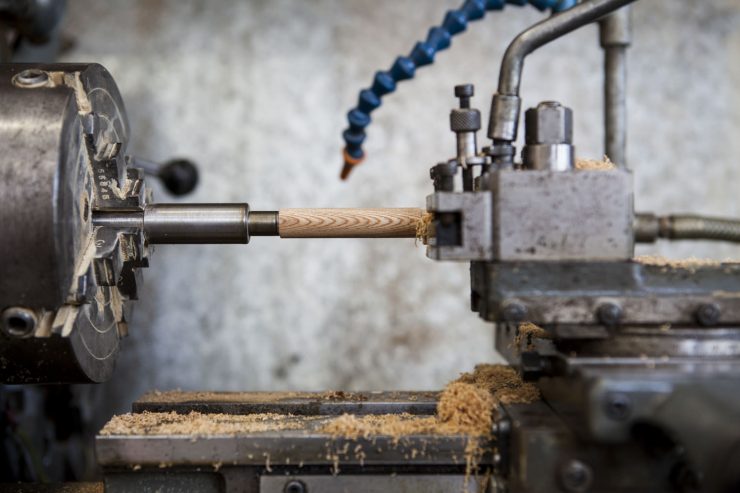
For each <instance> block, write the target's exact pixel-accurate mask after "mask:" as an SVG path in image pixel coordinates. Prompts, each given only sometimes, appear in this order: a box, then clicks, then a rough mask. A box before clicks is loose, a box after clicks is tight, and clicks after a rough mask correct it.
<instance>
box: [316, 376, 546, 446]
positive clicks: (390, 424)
mask: <svg viewBox="0 0 740 493" xmlns="http://www.w3.org/2000/svg"><path fill="white" fill-rule="evenodd" d="M539 397H540V395H539V391H538V390H537V387H536V386H535V385H534V384H531V383H524V382H522V379H521V377H520V376H519V374H518V373H517V372H516V370H514V369H513V368H512V367H510V366H508V365H489V364H483V365H477V366H476V367H475V369H474V371H473V372H472V373H463V374H462V375H460V377H459V378H458V379H457V380H454V381H452V382H450V383H449V384H447V386H446V387H445V389H444V391H443V392H442V393H441V395H440V397H439V402H438V403H437V414H436V415H435V416H413V415H410V414H379V415H372V416H355V415H352V414H344V415H342V416H340V417H338V418H336V419H334V420H332V421H331V422H329V423H327V424H326V425H324V426H323V427H322V428H321V431H322V432H323V433H328V434H330V435H332V436H335V437H345V438H358V437H364V438H367V437H370V436H377V435H385V436H390V437H393V438H399V437H402V436H407V435H417V434H437V435H479V436H487V435H489V434H490V429H491V423H492V415H493V411H494V408H495V406H496V404H498V403H499V402H501V403H503V404H516V403H529V402H534V401H536V400H538V399H539Z"/></svg>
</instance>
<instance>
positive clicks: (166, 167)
mask: <svg viewBox="0 0 740 493" xmlns="http://www.w3.org/2000/svg"><path fill="white" fill-rule="evenodd" d="M157 176H158V177H159V179H160V180H162V183H163V184H164V186H165V187H166V188H167V190H169V192H170V193H171V194H172V195H187V194H189V193H190V192H192V191H193V190H194V189H195V187H196V186H197V185H198V168H196V167H195V164H193V162H192V161H188V160H187V159H172V160H170V161H167V162H166V163H164V164H163V165H162V166H161V167H160V168H159V171H158V172H157Z"/></svg>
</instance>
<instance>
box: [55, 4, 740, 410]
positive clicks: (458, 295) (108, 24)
mask: <svg viewBox="0 0 740 493" xmlns="http://www.w3.org/2000/svg"><path fill="white" fill-rule="evenodd" d="M458 3H460V2H459V1H458V0H455V1H451V0H428V1H425V2H418V1H411V0H405V1H397V0H376V1H372V2H363V1H360V0H353V1H339V0H314V1H287V0H275V1H236V0H234V1H214V2H206V1H204V0H201V1H196V0H177V1H175V0H169V1H165V0H156V1H143V0H142V1H120V2H98V1H94V0H73V1H70V2H68V4H69V10H68V15H67V18H66V21H65V26H64V31H65V32H66V33H69V34H70V35H72V36H73V37H74V38H75V40H76V43H75V45H74V47H73V48H72V50H71V51H69V52H68V53H66V54H65V56H64V60H65V61H96V62H100V63H102V64H104V65H105V66H106V67H107V68H108V69H109V70H110V71H111V73H112V74H113V76H114V77H115V79H116V80H117V81H118V84H119V86H120V88H121V92H122V93H123V95H124V100H125V101H126V104H127V109H128V112H129V117H130V120H131V125H132V129H133V140H132V142H131V145H130V148H129V151H130V153H132V154H134V155H138V156H142V157H148V158H152V159H167V158H170V157H172V156H186V157H189V158H191V159H193V160H195V161H196V162H197V163H199V164H200V166H201V175H202V181H201V185H200V187H199V188H198V189H197V191H196V193H195V194H194V195H193V196H191V197H188V198H187V200H192V201H200V202H206V201H248V202H249V203H250V204H251V205H252V207H253V208H255V209H263V210H265V209H267V210H270V209H278V208H281V207H307V206H317V207H349V206H358V207H369V206H423V204H424V197H425V195H426V194H427V193H429V192H430V190H431V182H430V180H429V179H428V169H429V167H430V166H431V165H433V164H435V163H436V162H438V161H440V160H443V159H447V158H448V157H450V156H452V155H453V154H454V138H453V135H452V134H451V133H450V132H449V130H448V116H447V115H448V112H449V109H450V108H451V107H452V106H453V105H454V104H455V100H454V97H453V95H452V88H453V86H454V85H455V84H457V83H462V82H473V83H475V84H476V91H477V95H478V97H477V98H476V99H475V100H474V101H475V105H476V106H478V107H479V108H480V109H481V110H482V112H483V114H484V119H485V120H487V115H488V106H489V103H490V95H491V93H492V92H493V90H494V88H495V83H496V81H497V77H498V65H499V63H500V59H501V55H502V53H503V50H504V49H505V47H506V45H507V44H508V42H509V41H510V40H511V39H512V38H513V37H514V36H515V35H516V34H517V33H518V32H519V31H521V30H522V29H524V28H526V27H527V26H528V25H530V24H532V23H534V22H536V21H537V20H538V19H540V18H542V14H541V13H539V12H537V11H536V10H535V9H534V8H524V9H522V8H517V7H508V8H507V9H506V10H505V11H504V12H503V13H490V14H489V15H488V16H487V18H486V19H484V20H482V21H478V22H476V23H474V24H473V25H471V27H470V28H469V32H468V33H466V34H464V35H461V36H459V37H456V38H455V39H454V41H453V47H452V49H450V50H448V51H445V52H443V53H441V54H440V55H438V57H437V62H436V63H435V65H433V66H431V67H425V68H423V69H420V70H419V71H418V73H417V77H416V79H415V80H413V81H411V82H404V83H402V84H400V86H399V90H398V91H397V92H396V93H394V94H393V95H391V96H390V97H388V98H387V99H386V100H385V102H384V105H383V107H382V108H381V109H380V110H378V111H377V112H376V113H374V115H373V117H374V123H373V124H372V126H371V127H370V134H369V138H368V141H367V147H366V148H367V151H368V153H369V158H368V160H367V161H366V163H365V164H363V165H362V166H361V167H360V168H358V169H357V170H356V171H355V173H354V175H353V176H352V178H351V180H350V181H349V182H348V183H341V182H340V181H339V180H338V178H337V176H338V172H339V167H340V155H339V150H340V147H341V140H340V132H341V131H342V129H343V128H344V126H345V113H346V112H347V110H348V109H349V108H350V107H351V106H352V105H353V104H354V102H355V100H356V97H357V92H358V91H359V89H361V88H362V87H365V86H366V85H367V84H368V83H369V82H370V80H371V77H372V74H373V73H374V72H375V70H377V69H379V68H385V67H388V66H389V65H390V63H391V62H392V60H393V59H394V58H395V57H396V56H397V55H399V54H401V53H407V52H408V51H409V50H410V48H411V47H412V46H413V44H414V42H415V41H417V40H418V39H421V38H422V37H423V36H424V35H425V33H426V31H427V29H428V28H429V27H431V26H432V25H435V24H437V23H438V22H440V21H441V19H442V17H443V15H444V12H445V10H447V9H448V8H451V7H457V5H458ZM634 20H635V33H634V38H635V39H634V41H635V43H634V47H633V49H632V50H631V52H630V61H629V69H630V86H629V98H630V99H629V103H630V104H629V123H630V135H629V137H630V146H629V159H630V164H631V166H632V167H633V168H634V170H635V175H636V183H637V187H636V190H637V193H636V204H637V207H638V209H639V210H645V211H647V210H651V211H656V212H680V211H690V210H694V211H697V212H702V213H712V214H718V215H730V216H738V214H740V200H739V199H738V194H737V184H738V183H740V168H738V166H737V164H738V163H737V161H738V156H740V139H738V134H739V132H740V90H738V87H740V63H738V62H740V1H738V0H713V1H711V2H696V1H686V2H676V1H671V0H643V1H641V2H639V3H638V4H637V5H636V7H635V12H634ZM601 63H602V54H601V51H600V49H599V48H598V43H597V32H596V28H595V27H593V26H590V27H588V28H585V29H583V30H581V31H579V32H577V33H575V34H573V35H571V36H569V37H567V38H565V39H562V40H560V41H558V42H556V43H554V44H552V45H550V46H548V47H545V48H544V49H542V50H541V51H540V52H538V53H537V54H535V55H534V56H532V57H531V58H530V59H528V61H527V67H526V69H525V75H524V84H523V88H522V94H523V97H524V99H525V107H529V106H532V105H533V104H536V103H537V102H538V101H541V100H545V99H557V100H560V101H561V102H563V103H565V104H567V105H570V106H571V107H572V108H573V109H574V111H575V118H576V127H575V138H576V145H577V147H578V154H579V155H580V156H582V157H600V156H601V154H602V152H603V151H602V144H601V142H602V127H601V80H602V75H601ZM481 139H482V136H481ZM156 196H157V198H158V199H159V200H160V201H165V200H171V199H170V198H169V197H167V196H166V194H165V193H164V192H163V191H161V190H158V191H157V195H156ZM648 252H656V253H661V254H666V255H671V256H678V257H683V256H688V255H694V256H698V257H717V258H726V257H734V258H738V257H740V249H738V247H734V246H728V245H721V246H713V245H709V244H704V243H694V244H679V245H666V244H660V245H658V246H657V247H652V248H647V249H645V248H641V250H640V253H648ZM142 293H143V299H142V300H141V301H140V302H139V303H138V307H137V308H138V310H137V312H136V314H135V316H134V318H133V321H132V323H131V330H130V334H131V335H130V337H129V338H128V339H127V340H126V341H124V347H123V353H122V355H121V358H120V361H119V365H118V369H117V373H116V376H115V377H114V379H113V380H112V381H111V382H109V383H108V384H105V385H102V386H98V387H86V388H84V389H82V390H81V391H82V392H83V393H85V394H87V396H88V399H89V400H90V401H91V403H92V404H94V406H97V407H101V406H102V407H103V408H105V409H106V410H107V411H109V412H110V411H119V412H120V411H125V410H126V409H128V408H129V406H130V402H131V401H132V400H134V399H135V398H136V397H137V396H138V395H140V394H141V393H142V392H144V391H146V390H150V389H154V388H156V389H171V388H183V389H211V390H216V389H227V390H228V389H243V390H259V389H276V390H279V389H326V388H346V389H377V388H389V389H399V388H406V389H412V388H413V389H429V388H438V387H440V386H442V385H443V384H444V383H445V382H446V381H448V380H450V379H452V378H454V377H456V376H457V374H458V373H459V372H461V371H465V370H469V369H471V368H472V366H473V365H474V364H475V363H478V362H485V361H493V360H497V356H496V354H495V352H494V351H493V340H492V337H493V336H492V328H491V326H489V325H486V324H484V323H483V322H481V321H479V320H478V319H477V318H476V316H474V315H473V314H472V313H471V312H470V311H469V309H468V296H469V293H468V276H467V265H464V264H441V263H434V262H432V261H430V260H427V259H426V258H425V256H424V252H423V248H422V247H415V246H414V244H413V242H412V241H408V240H405V241H404V240H374V241H363V240H339V241H338V240H309V241H299V240H279V239H275V238H256V239H255V240H254V241H253V242H252V244H250V245H248V246H246V247H244V246H184V247H176V246H165V247H160V248H159V249H158V250H157V251H156V252H155V254H154V256H153V258H152V266H151V267H150V268H149V269H148V271H146V272H145V286H144V288H143V291H142Z"/></svg>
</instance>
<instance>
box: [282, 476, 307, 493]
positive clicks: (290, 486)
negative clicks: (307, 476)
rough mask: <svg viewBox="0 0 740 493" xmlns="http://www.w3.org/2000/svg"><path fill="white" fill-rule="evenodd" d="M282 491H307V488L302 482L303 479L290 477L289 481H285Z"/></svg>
mask: <svg viewBox="0 0 740 493" xmlns="http://www.w3.org/2000/svg"><path fill="white" fill-rule="evenodd" d="M283 492H284V493H307V492H308V488H306V485H305V484H304V483H303V481H299V480H297V479H291V480H290V481H288V482H287V483H285V487H284V488H283Z"/></svg>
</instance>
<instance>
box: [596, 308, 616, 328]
mask: <svg viewBox="0 0 740 493" xmlns="http://www.w3.org/2000/svg"><path fill="white" fill-rule="evenodd" d="M596 317H597V318H598V319H599V322H601V323H602V324H604V325H606V326H607V327H616V326H617V325H619V321H620V319H621V318H622V309H621V308H620V307H619V305H617V304H616V303H602V304H601V305H600V306H599V308H598V309H597V310H596Z"/></svg>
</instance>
